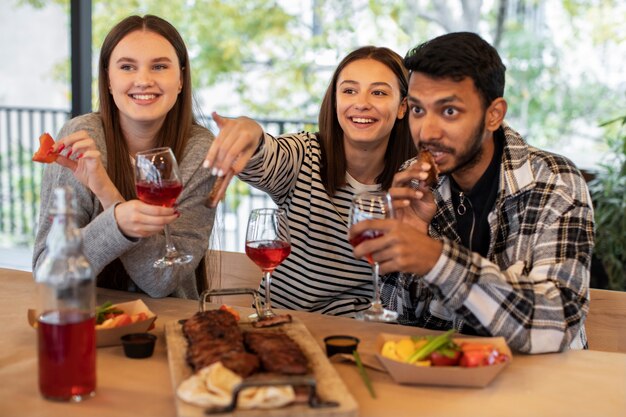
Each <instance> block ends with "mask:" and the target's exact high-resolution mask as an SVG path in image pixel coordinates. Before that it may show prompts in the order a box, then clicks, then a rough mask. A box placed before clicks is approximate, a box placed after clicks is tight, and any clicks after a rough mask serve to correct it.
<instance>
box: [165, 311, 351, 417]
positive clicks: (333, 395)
mask: <svg viewBox="0 0 626 417" xmlns="http://www.w3.org/2000/svg"><path fill="white" fill-rule="evenodd" d="M293 320H294V321H293V322H292V323H288V324H284V325H281V326H279V327H276V328H273V329H277V328H279V329H281V330H282V331H284V332H285V333H286V334H287V335H288V336H289V337H291V338H292V339H293V340H294V341H295V342H296V343H297V344H298V345H299V346H300V348H301V349H302V351H303V353H304V355H305V356H306V358H307V359H308V361H309V366H310V368H311V369H312V372H313V376H314V378H315V380H316V385H317V393H318V395H319V396H320V398H322V399H323V400H324V401H336V402H338V403H339V406H338V407H331V408H315V409H314V408H310V407H309V406H308V405H307V404H292V405H288V406H286V407H282V408H274V409H251V410H240V409H236V410H234V411H233V412H231V413H226V414H220V416H260V417H261V416H262V417H267V416H272V417H283V416H285V417H286V416H303V417H312V416H332V417H344V416H345V417H349V416H357V415H358V406H357V403H356V401H355V400H354V398H353V397H352V395H351V394H350V392H349V391H348V389H347V388H346V386H345V384H344V383H343V381H342V379H341V378H340V377H339V375H338V374H337V371H336V370H335V368H333V366H332V365H331V363H330V362H329V361H328V358H327V357H326V355H325V354H324V353H323V352H322V349H321V348H320V346H319V345H318V343H317V342H316V341H315V339H314V338H313V336H312V335H311V333H309V331H308V330H307V328H306V327H305V326H304V324H302V322H300V321H299V320H298V319H296V318H294V319H293ZM240 327H241V329H242V330H252V329H254V328H253V327H252V326H251V324H250V323H240ZM255 330H256V329H255ZM268 330H269V329H268ZM165 338H166V341H167V358H168V362H169V367H170V376H171V378H172V387H173V390H174V396H175V397H176V389H177V388H178V385H179V384H180V383H181V382H182V381H184V380H185V379H187V378H188V377H190V376H191V375H192V370H191V368H190V367H189V366H188V365H187V362H186V359H185V355H186V352H187V340H186V339H185V337H184V335H183V332H182V326H181V325H180V324H179V323H178V322H177V321H172V322H168V323H166V324H165ZM175 401H176V412H177V415H178V417H201V416H202V417H205V414H204V408H203V407H198V406H195V405H192V404H188V403H186V402H184V401H182V400H180V399H178V397H176V400H175Z"/></svg>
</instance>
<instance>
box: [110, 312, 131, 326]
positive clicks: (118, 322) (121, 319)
mask: <svg viewBox="0 0 626 417" xmlns="http://www.w3.org/2000/svg"><path fill="white" fill-rule="evenodd" d="M132 322H133V320H132V319H131V318H130V316H129V315H128V314H126V313H122V314H120V315H118V316H116V317H115V318H114V319H113V327H122V326H127V325H129V324H132Z"/></svg>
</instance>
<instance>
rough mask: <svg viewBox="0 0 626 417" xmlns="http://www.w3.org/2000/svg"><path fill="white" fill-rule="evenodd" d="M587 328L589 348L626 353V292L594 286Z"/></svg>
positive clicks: (591, 291)
mask: <svg viewBox="0 0 626 417" xmlns="http://www.w3.org/2000/svg"><path fill="white" fill-rule="evenodd" d="M585 330H586V331H587V339H588V342H589V349H591V350H602V351H605V352H624V353H626V292H622V291H608V290H598V289H593V288H592V289H591V290H590V302H589V315H588V316H587V321H586V322H585Z"/></svg>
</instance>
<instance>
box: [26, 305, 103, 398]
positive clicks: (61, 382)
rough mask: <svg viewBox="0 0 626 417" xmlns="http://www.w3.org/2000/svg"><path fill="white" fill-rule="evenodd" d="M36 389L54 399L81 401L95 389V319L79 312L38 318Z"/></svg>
mask: <svg viewBox="0 0 626 417" xmlns="http://www.w3.org/2000/svg"><path fill="white" fill-rule="evenodd" d="M37 337H38V338H39V343H38V346H39V390H40V391H41V394H42V395H43V396H44V397H46V398H50V399H55V400H65V401H67V400H73V401H80V400H81V399H83V398H87V397H90V396H92V395H94V393H95V391H96V349H95V347H94V345H95V344H96V319H95V317H94V316H93V315H90V314H88V313H85V312H79V311H54V312H49V313H44V314H42V315H41V317H39V323H38V325H37Z"/></svg>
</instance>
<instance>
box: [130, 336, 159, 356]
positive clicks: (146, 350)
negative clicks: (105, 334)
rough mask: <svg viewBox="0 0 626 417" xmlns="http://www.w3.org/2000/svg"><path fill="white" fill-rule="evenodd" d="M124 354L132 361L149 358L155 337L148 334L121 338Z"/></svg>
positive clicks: (152, 350)
mask: <svg viewBox="0 0 626 417" xmlns="http://www.w3.org/2000/svg"><path fill="white" fill-rule="evenodd" d="M121 339H122V345H123V346H124V354H125V355H126V356H127V357H129V358H133V359H142V358H149V357H150V356H152V353H153V352H154V343H155V341H156V339H157V337H156V336H155V335H153V334H150V333H131V334H125V335H124V336H122V337H121Z"/></svg>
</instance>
